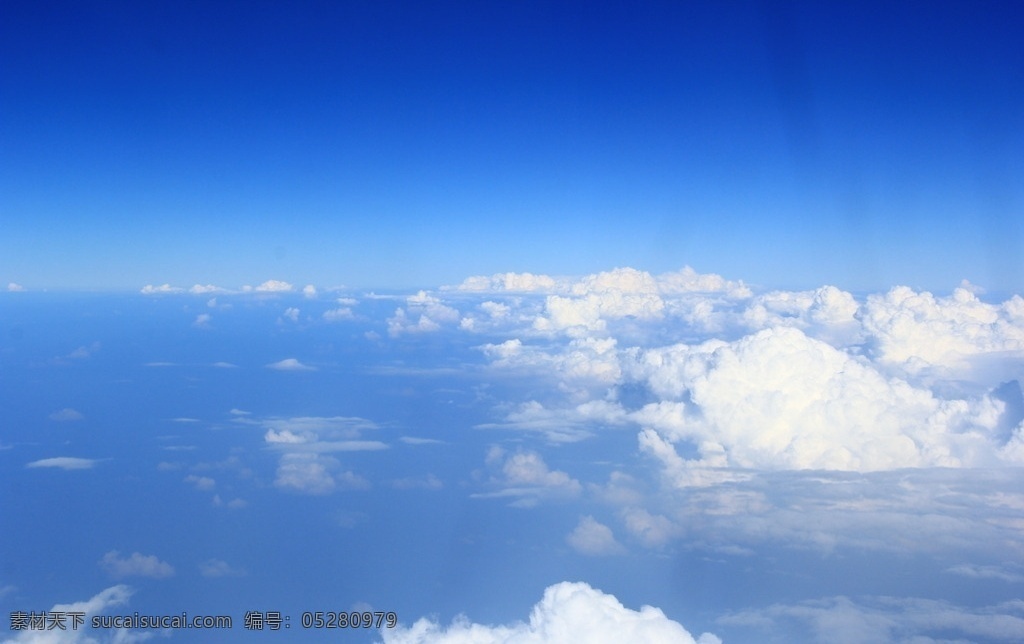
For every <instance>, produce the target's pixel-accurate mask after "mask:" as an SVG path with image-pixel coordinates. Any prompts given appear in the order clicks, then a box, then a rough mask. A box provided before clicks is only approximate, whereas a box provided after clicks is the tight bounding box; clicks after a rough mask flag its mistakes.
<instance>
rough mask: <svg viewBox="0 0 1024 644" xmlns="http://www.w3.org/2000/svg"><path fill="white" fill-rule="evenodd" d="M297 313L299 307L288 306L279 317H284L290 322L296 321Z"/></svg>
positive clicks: (297, 318) (297, 319)
mask: <svg viewBox="0 0 1024 644" xmlns="http://www.w3.org/2000/svg"><path fill="white" fill-rule="evenodd" d="M299 313H300V311H299V309H297V308H295V307H294V306H289V307H288V308H286V309H285V310H284V313H282V314H281V317H283V318H285V319H287V320H291V321H292V322H298V321H299Z"/></svg>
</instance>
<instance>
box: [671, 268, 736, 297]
mask: <svg viewBox="0 0 1024 644" xmlns="http://www.w3.org/2000/svg"><path fill="white" fill-rule="evenodd" d="M658 290H659V291H660V292H661V293H664V294H666V295H676V294H680V293H724V294H726V295H728V296H729V297H732V298H745V297H750V295H751V291H750V289H749V288H748V287H747V286H746V284H744V283H743V282H742V281H736V282H734V281H731V280H727V279H725V278H724V277H722V276H721V275H716V274H714V273H698V272H697V271H695V270H693V269H692V268H691V267H689V266H684V267H683V268H682V269H680V270H678V271H676V272H674V273H663V274H661V275H659V276H658Z"/></svg>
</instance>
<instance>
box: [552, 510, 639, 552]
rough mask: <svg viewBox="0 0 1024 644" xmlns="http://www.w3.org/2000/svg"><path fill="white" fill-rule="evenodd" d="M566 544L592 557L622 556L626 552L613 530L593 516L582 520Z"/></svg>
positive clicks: (566, 539)
mask: <svg viewBox="0 0 1024 644" xmlns="http://www.w3.org/2000/svg"><path fill="white" fill-rule="evenodd" d="M565 542H566V543H568V544H569V545H570V546H572V548H573V550H575V551H576V552H579V553H580V554H584V555H590V556H592V557H593V556H605V555H620V554H623V553H625V552H626V549H625V548H623V547H622V544H621V543H619V542H618V541H616V540H615V535H614V534H612V529H611V528H609V527H608V526H606V525H604V524H603V523H600V522H599V521H598V520H597V519H595V518H594V517H592V516H585V517H581V518H580V522H579V523H578V524H577V525H576V527H575V528H574V529H573V531H572V532H570V533H569V536H567V537H566V538H565Z"/></svg>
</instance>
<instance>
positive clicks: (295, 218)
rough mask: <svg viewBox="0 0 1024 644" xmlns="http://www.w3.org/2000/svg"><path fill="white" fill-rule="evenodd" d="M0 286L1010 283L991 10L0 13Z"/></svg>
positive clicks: (1015, 69)
mask: <svg viewBox="0 0 1024 644" xmlns="http://www.w3.org/2000/svg"><path fill="white" fill-rule="evenodd" d="M3 13H4V15H3V17H4V19H3V21H2V23H3V26H2V27H0V29H3V34H2V35H3V38H2V41H3V44H2V45H0V46H2V48H3V49H2V55H3V60H4V61H5V62H4V65H3V67H2V70H0V74H2V77H0V91H2V96H3V100H2V107H0V109H2V113H0V116H2V119H0V120H2V122H3V125H2V126H0V127H2V128H3V129H2V131H0V132H2V136H3V140H4V145H3V149H2V151H0V164H2V165H0V167H2V170H3V172H2V173H0V174H2V179H0V181H2V182H3V183H2V185H0V188H2V190H0V193H2V195H3V196H2V197H0V217H2V218H3V228H4V230H5V234H4V236H3V239H2V240H0V244H2V247H0V251H2V252H0V278H2V279H4V280H6V281H7V282H11V281H13V282H16V283H18V284H22V285H25V286H29V287H45V288H90V289H96V288H102V289H107V288H135V287H137V286H138V285H139V284H145V283H163V282H172V283H208V282H212V283H216V284H225V285H231V286H239V285H241V284H245V283H258V282H260V281H262V280H264V279H267V278H270V277H275V278H278V279H287V280H291V281H296V282H299V281H304V282H314V283H318V284H328V285H342V284H345V285H350V286H357V287H377V288H382V287H403V288H404V287H424V286H431V285H437V284H444V283H457V282H458V281H460V280H461V279H462V278H464V277H465V276H467V275H473V274H490V273H493V272H498V271H508V270H513V271H530V270H532V271H540V272H546V273H552V274H566V275H570V274H574V275H578V274H584V273H587V272H594V271H599V270H604V269H607V268H609V267H613V266H626V265H629V266H637V267H641V268H644V269H648V270H652V271H655V272H661V271H668V270H676V269H678V268H680V267H681V266H683V265H686V264H689V265H692V266H695V267H697V268H699V269H702V270H707V271H713V272H717V273H720V274H724V275H729V276H733V277H744V278H745V279H747V280H750V281H753V282H756V283H759V284H764V285H766V286H773V287H800V288H809V287H812V286H815V285H819V284H821V283H836V284H838V285H840V286H842V287H845V288H852V289H869V288H883V287H886V286H889V285H892V284H894V283H907V284H909V285H912V286H915V287H920V288H933V289H939V288H941V289H946V290H948V289H950V288H952V287H953V286H954V285H956V284H957V283H959V281H960V280H961V279H964V278H967V279H970V280H971V281H973V282H975V283H979V284H984V285H986V286H987V287H988V288H990V289H995V290H1002V291H1012V290H1015V289H1019V288H1020V286H1021V284H1022V283H1024V275H1022V273H1021V268H1020V265H1019V263H1018V262H1014V261H1012V257H1014V256H1015V255H1016V254H1019V252H1020V249H1021V236H1022V231H1021V228H1020V224H1019V223H1018V222H1019V220H1020V213H1021V209H1022V195H1021V188H1020V182H1019V181H1016V180H1015V179H1016V178H1017V177H1019V176H1021V172H1022V167H1021V159H1020V154H1019V152H1018V151H1019V150H1020V149H1024V140H1022V131H1024V128H1022V123H1021V119H1022V117H1021V113H1020V110H1018V109H1015V106H1017V105H1019V104H1020V103H1021V102H1022V100H1024V96H1021V93H1022V90H1021V87H1022V83H1021V82H1020V79H1021V74H1022V71H1021V69H1022V66H1024V53H1022V51H1021V47H1020V45H1019V43H1017V42H1016V41H1017V40H1018V39H1017V38H1015V36H1016V34H1017V33H1018V29H1017V28H1018V27H1019V25H1020V24H1021V19H1022V18H1021V15H1020V8H1019V7H1016V6H1015V5H1013V4H1007V3H988V4H982V5H978V4H975V3H969V4H968V3H937V4H934V5H932V6H929V7H928V8H927V10H924V9H922V8H920V7H918V6H916V5H913V4H909V3H897V4H895V5H893V4H892V3H878V4H872V3H857V4H856V5H855V6H847V7H840V6H835V5H834V4H833V3H828V4H827V5H821V3H783V4H776V3H767V4H759V3H743V2H737V3H727V4H722V3H706V4H703V3H697V4H692V5H691V4H683V5H681V4H678V3H652V4H650V5H647V6H645V7H643V8H636V7H634V6H632V5H625V4H622V5H616V4H611V3H602V4H599V5H597V6H594V5H592V4H587V5H583V4H569V3H485V4H483V5H473V4H468V3H467V4H459V3H432V4H431V5H429V6H422V5H418V4H417V3H408V4H400V3H388V2H385V3H376V2H374V3H369V2H361V3H318V2H303V3H297V4H294V5H288V6H285V5H281V4H280V3H214V4H213V5H212V6H211V5H210V3H174V4H173V5H172V4H156V5H154V4H152V3H147V4H145V5H138V4H136V3H117V2H114V3H84V4H83V3H48V4H46V5H42V6H41V5H39V4H38V3H7V4H5V7H4V9H3Z"/></svg>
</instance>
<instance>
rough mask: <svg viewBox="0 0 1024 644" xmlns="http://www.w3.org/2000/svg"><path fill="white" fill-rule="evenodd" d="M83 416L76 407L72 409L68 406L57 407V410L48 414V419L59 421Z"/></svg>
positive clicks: (78, 418)
mask: <svg viewBox="0 0 1024 644" xmlns="http://www.w3.org/2000/svg"><path fill="white" fill-rule="evenodd" d="M83 418H85V416H83V415H82V412H80V411H78V410H77V409H72V408H70V407H65V408H64V409H58V410H57V411H55V412H53V413H52V414H50V420H56V421H59V422H67V421H75V420H82V419H83Z"/></svg>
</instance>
